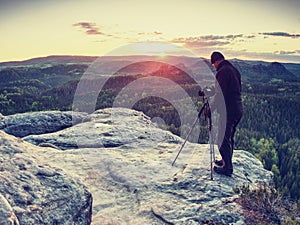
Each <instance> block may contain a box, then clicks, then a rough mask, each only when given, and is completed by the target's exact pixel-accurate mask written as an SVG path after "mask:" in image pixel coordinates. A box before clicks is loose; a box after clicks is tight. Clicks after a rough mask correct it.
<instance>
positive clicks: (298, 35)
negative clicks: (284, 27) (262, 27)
mask: <svg viewBox="0 0 300 225" xmlns="http://www.w3.org/2000/svg"><path fill="white" fill-rule="evenodd" d="M259 34H260V35H265V36H277V37H290V38H300V34H290V33H287V32H264V33H259Z"/></svg>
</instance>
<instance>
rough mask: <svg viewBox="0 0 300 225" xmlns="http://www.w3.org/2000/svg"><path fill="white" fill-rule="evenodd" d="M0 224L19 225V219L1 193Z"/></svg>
mask: <svg viewBox="0 0 300 225" xmlns="http://www.w3.org/2000/svg"><path fill="white" fill-rule="evenodd" d="M0 224H1V225H19V221H18V219H17V217H16V215H15V213H14V211H13V209H12V208H11V206H10V204H9V203H8V202H7V200H6V198H4V197H3V195H2V194H0Z"/></svg>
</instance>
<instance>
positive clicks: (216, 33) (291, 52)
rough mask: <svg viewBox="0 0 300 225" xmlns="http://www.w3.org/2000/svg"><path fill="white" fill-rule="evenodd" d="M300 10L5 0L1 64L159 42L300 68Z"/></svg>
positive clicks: (268, 1)
mask: <svg viewBox="0 0 300 225" xmlns="http://www.w3.org/2000/svg"><path fill="white" fill-rule="evenodd" d="M299 10H300V1H299V0H252V1H251V0H239V1H238V0H207V1H205V0H148V1H144V0H44V1H43V0H0V30H1V33H0V50H1V54H0V61H11V60H23V59H29V58H33V57H40V56H48V55H93V56H101V55H105V54H107V53H108V52H110V51H111V50H113V49H115V48H118V47H120V46H124V45H127V44H131V43H135V42H149V41H159V42H167V43H173V44H175V45H179V46H183V47H185V48H188V49H190V50H191V51H193V52H194V53H195V54H196V55H197V56H200V57H205V58H208V57H209V55H210V53H211V52H212V51H214V50H220V51H222V52H223V53H224V54H225V56H227V57H228V58H240V59H255V60H266V61H282V62H298V63H300V26H299V25H300V13H299ZM163 50H164V49H160V51H163ZM149 51H150V54H151V50H149ZM165 52H166V54H171V53H172V49H165ZM125 54H126V53H125Z"/></svg>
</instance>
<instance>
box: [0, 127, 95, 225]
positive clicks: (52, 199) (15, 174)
mask: <svg viewBox="0 0 300 225" xmlns="http://www.w3.org/2000/svg"><path fill="white" fill-rule="evenodd" d="M39 149H40V148H38V147H36V146H34V145H31V144H29V143H27V142H24V141H22V140H21V139H18V138H15V137H13V136H10V135H8V134H6V133H4V132H2V131H0V180H1V183H0V196H2V198H1V199H0V201H2V202H4V203H5V204H1V206H2V205H3V206H4V208H2V209H3V210H4V211H3V213H2V210H0V211H1V217H2V216H4V217H5V218H4V219H6V220H8V221H9V220H11V221H14V222H11V223H6V224H18V221H19V222H20V224H78V225H87V224H90V221H91V206H92V197H91V194H90V193H89V191H88V190H87V188H86V187H85V186H84V185H83V184H82V183H81V182H80V181H79V180H78V179H73V178H71V177H69V176H67V175H66V174H65V173H64V172H63V171H62V170H61V169H57V168H54V167H51V166H49V165H47V162H46V161H43V158H41V157H40V158H38V157H37V156H38V155H36V154H35V152H38V151H39ZM8 214H9V215H8ZM14 215H15V216H16V217H14ZM2 221H5V220H2V219H1V222H2ZM1 224H2V223H1Z"/></svg>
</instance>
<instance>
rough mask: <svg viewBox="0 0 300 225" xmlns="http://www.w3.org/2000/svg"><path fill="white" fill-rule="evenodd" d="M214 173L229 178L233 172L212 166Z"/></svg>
mask: <svg viewBox="0 0 300 225" xmlns="http://www.w3.org/2000/svg"><path fill="white" fill-rule="evenodd" d="M214 171H215V172H216V173H218V174H223V175H225V176H228V177H231V175H232V173H233V170H230V169H226V168H224V167H217V166H214Z"/></svg>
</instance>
